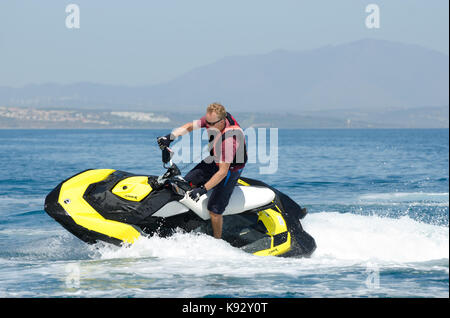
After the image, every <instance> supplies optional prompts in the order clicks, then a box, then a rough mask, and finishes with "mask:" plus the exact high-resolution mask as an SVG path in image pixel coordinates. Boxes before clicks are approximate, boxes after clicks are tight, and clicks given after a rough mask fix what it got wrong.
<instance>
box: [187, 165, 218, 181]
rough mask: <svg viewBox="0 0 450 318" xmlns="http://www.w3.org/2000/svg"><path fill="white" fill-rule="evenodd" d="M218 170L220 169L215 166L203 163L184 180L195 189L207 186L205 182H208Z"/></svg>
mask: <svg viewBox="0 0 450 318" xmlns="http://www.w3.org/2000/svg"><path fill="white" fill-rule="evenodd" d="M217 170H218V168H217V167H216V165H215V164H207V163H205V161H201V162H200V163H199V164H197V165H196V166H195V167H194V168H193V169H192V170H191V171H189V172H188V173H187V174H186V176H185V177H184V180H186V181H187V182H188V183H190V184H191V186H192V187H193V188H195V187H198V186H201V185H203V184H205V182H207V181H208V180H209V179H210V178H211V177H212V176H213V175H214V173H216V171H217Z"/></svg>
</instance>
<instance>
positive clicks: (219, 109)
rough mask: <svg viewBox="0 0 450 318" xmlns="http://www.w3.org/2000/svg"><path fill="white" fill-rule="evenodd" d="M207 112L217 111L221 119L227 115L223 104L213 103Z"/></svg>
mask: <svg viewBox="0 0 450 318" xmlns="http://www.w3.org/2000/svg"><path fill="white" fill-rule="evenodd" d="M206 112H207V113H216V114H217V116H218V117H219V118H220V119H224V118H225V117H226V116H227V111H226V110H225V107H224V106H223V105H222V104H219V103H212V104H210V105H209V106H208V107H207V108H206Z"/></svg>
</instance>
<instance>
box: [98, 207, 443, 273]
mask: <svg viewBox="0 0 450 318" xmlns="http://www.w3.org/2000/svg"><path fill="white" fill-rule="evenodd" d="M302 223H303V226H304V229H305V230H306V231H307V232H308V233H310V234H311V235H312V236H313V237H314V238H315V240H316V243H317V249H316V251H315V252H314V254H313V255H312V257H311V258H309V259H303V261H302V262H303V265H308V264H309V265H313V264H315V265H327V264H328V265H331V266H335V265H339V264H340V265H345V264H354V263H355V262H356V263H358V262H359V263H361V262H367V261H378V262H398V263H402V262H424V261H430V260H436V259H448V256H449V228H448V227H445V226H436V225H430V224H426V223H421V222H418V221H415V220H413V219H411V218H409V217H401V218H399V219H393V218H388V217H379V216H362V215H355V214H350V213H338V212H321V213H311V214H309V215H308V216H307V217H306V218H305V219H304V220H302ZM93 249H95V254H96V255H97V258H99V259H104V260H105V259H114V258H147V257H155V258H160V259H179V260H183V261H184V262H186V263H189V262H194V263H196V262H207V263H208V262H211V260H214V262H222V263H223V262H225V263H230V262H231V263H233V262H238V263H239V262H240V263H242V262H250V263H253V262H255V261H256V262H257V263H260V262H261V257H256V256H253V255H250V254H246V253H244V252H243V251H241V250H239V249H236V248H233V247H232V246H231V245H229V244H228V243H226V242H224V241H222V240H216V239H214V238H212V237H210V236H207V235H204V234H192V233H190V234H189V233H176V234H175V235H174V236H172V237H169V238H161V237H158V236H154V237H150V238H146V237H143V238H141V239H139V240H138V241H137V242H136V243H135V244H133V245H131V246H128V247H115V246H111V245H107V244H100V245H97V246H95V247H94V248H93ZM93 251H94V250H93ZM271 262H274V260H273V258H272V257H271ZM275 262H276V261H275Z"/></svg>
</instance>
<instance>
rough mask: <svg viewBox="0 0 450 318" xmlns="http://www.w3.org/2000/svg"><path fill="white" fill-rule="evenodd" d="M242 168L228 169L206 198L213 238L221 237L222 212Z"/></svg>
mask: <svg viewBox="0 0 450 318" xmlns="http://www.w3.org/2000/svg"><path fill="white" fill-rule="evenodd" d="M241 172H242V169H241V170H238V171H234V172H231V171H228V174H227V176H226V177H225V178H224V179H223V180H222V181H221V182H220V183H219V184H218V185H216V186H215V187H214V189H213V191H212V193H211V195H210V197H209V199H208V211H209V215H210V216H211V226H212V228H213V235H214V237H215V238H217V239H220V238H221V237H222V224H223V216H222V213H223V212H224V211H225V208H226V207H227V205H228V202H229V201H230V197H231V194H232V193H233V190H234V187H235V185H236V183H237V181H238V179H239V177H240V175H241Z"/></svg>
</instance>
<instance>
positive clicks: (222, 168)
mask: <svg viewBox="0 0 450 318" xmlns="http://www.w3.org/2000/svg"><path fill="white" fill-rule="evenodd" d="M229 169H230V163H229V162H220V163H219V171H217V172H216V173H215V174H214V175H213V176H212V177H211V179H209V180H208V182H206V183H205V185H204V187H205V189H206V190H210V189H212V188H214V187H215V186H216V185H218V184H219V183H220V181H222V180H223V178H225V177H226V175H227V174H228V170H229Z"/></svg>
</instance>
